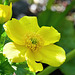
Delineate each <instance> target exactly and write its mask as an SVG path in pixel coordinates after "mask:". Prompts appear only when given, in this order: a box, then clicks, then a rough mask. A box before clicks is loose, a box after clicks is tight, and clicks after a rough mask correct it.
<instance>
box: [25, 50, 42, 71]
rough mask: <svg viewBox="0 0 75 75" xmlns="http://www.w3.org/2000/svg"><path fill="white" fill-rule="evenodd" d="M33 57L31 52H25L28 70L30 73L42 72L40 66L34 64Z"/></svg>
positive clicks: (39, 64)
mask: <svg viewBox="0 0 75 75" xmlns="http://www.w3.org/2000/svg"><path fill="white" fill-rule="evenodd" d="M33 55H34V54H33V52H32V51H31V50H27V52H26V56H25V57H26V60H27V64H28V66H29V68H30V71H33V72H38V71H42V70H43V66H42V64H41V63H36V62H35V59H34V56H33Z"/></svg>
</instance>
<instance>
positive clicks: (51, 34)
mask: <svg viewBox="0 0 75 75" xmlns="http://www.w3.org/2000/svg"><path fill="white" fill-rule="evenodd" d="M37 33H38V34H40V35H41V36H42V37H43V39H44V41H45V45H49V44H50V43H55V42H58V41H59V39H60V33H59V32H58V31H57V30H56V29H54V28H53V27H45V26H43V27H41V29H40V30H39V31H38V32H37Z"/></svg>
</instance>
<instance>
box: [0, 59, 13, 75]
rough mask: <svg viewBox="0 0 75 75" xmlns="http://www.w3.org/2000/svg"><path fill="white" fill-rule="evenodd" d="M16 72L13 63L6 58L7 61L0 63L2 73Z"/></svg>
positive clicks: (8, 74) (7, 74)
mask: <svg viewBox="0 0 75 75" xmlns="http://www.w3.org/2000/svg"><path fill="white" fill-rule="evenodd" d="M13 72H14V69H13V68H12V67H11V65H10V64H9V63H8V61H7V60H6V61H5V62H3V63H1V65H0V73H2V74H3V75H10V74H11V73H13Z"/></svg>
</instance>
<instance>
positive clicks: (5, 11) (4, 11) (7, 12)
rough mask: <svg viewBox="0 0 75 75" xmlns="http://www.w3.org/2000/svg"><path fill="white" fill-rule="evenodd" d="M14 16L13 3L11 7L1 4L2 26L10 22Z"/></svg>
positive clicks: (0, 21)
mask: <svg viewBox="0 0 75 75" xmlns="http://www.w3.org/2000/svg"><path fill="white" fill-rule="evenodd" d="M11 16H12V3H10V6H8V5H2V4H0V24H3V23H4V22H6V21H8V20H10V18H11Z"/></svg>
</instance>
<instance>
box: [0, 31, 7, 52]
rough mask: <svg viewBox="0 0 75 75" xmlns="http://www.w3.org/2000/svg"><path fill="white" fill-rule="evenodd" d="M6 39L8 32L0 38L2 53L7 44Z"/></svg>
mask: <svg viewBox="0 0 75 75" xmlns="http://www.w3.org/2000/svg"><path fill="white" fill-rule="evenodd" d="M5 38H6V32H4V33H3V34H2V35H1V38H0V51H2V49H3V46H4V43H5Z"/></svg>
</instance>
